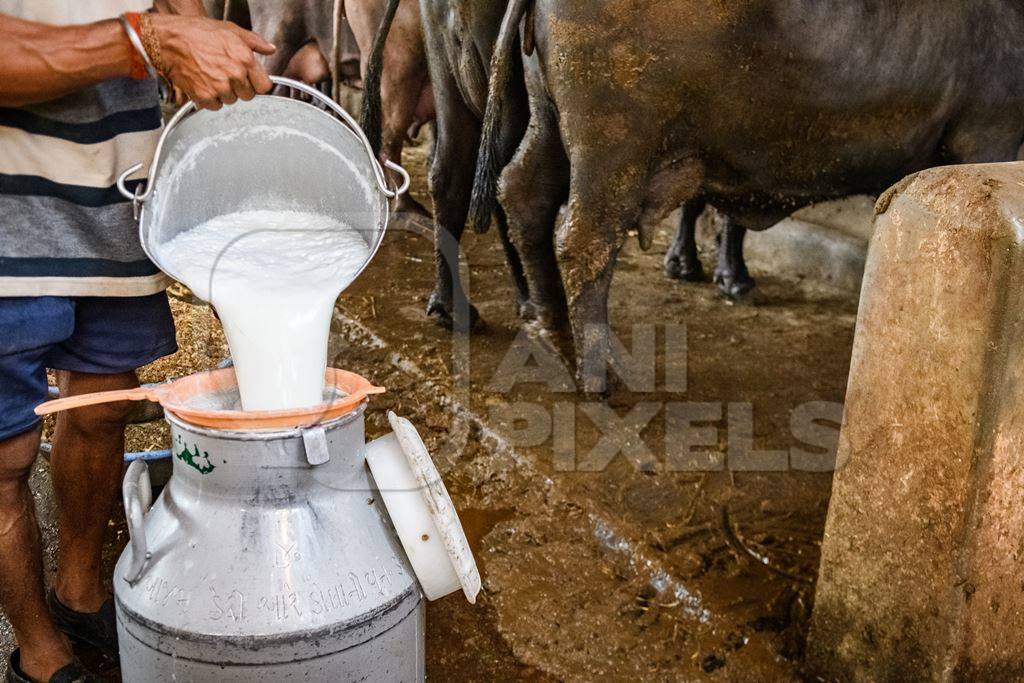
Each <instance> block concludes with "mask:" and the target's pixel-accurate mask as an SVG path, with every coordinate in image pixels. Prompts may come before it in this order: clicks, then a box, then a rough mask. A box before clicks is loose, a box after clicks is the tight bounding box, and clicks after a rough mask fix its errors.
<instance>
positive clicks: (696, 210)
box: [665, 199, 705, 282]
mask: <svg viewBox="0 0 1024 683" xmlns="http://www.w3.org/2000/svg"><path fill="white" fill-rule="evenodd" d="M704 206H705V202H704V200H702V199H692V200H690V201H688V202H685V203H684V204H683V206H682V210H681V211H680V215H679V229H678V230H677V231H676V237H675V240H673V241H672V244H671V245H670V246H669V248H668V251H667V252H665V274H666V275H668V276H669V277H670V278H672V279H673V280H686V281H688V282H701V281H703V280H704V267H703V266H702V265H701V262H700V258H699V257H698V256H697V236H696V235H697V219H698V218H700V214H701V212H703V211H704Z"/></svg>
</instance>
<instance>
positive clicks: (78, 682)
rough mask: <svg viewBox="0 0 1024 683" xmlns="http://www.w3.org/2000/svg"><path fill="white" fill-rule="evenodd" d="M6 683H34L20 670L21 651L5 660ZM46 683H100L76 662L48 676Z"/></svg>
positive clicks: (15, 652)
mask: <svg viewBox="0 0 1024 683" xmlns="http://www.w3.org/2000/svg"><path fill="white" fill-rule="evenodd" d="M6 680H7V683H35V681H33V680H32V679H31V678H29V677H28V676H26V675H25V672H24V671H22V670H21V651H20V650H15V651H14V652H12V653H11V657H10V659H8V660H7V678H6ZM46 683H100V679H98V678H96V677H95V676H93V675H92V674H91V673H89V672H88V671H86V670H85V667H83V666H82V665H81V664H79V663H78V662H71V663H70V664H67V665H65V666H62V667H61V668H59V669H57V671H56V672H55V673H54V674H53V675H52V676H50V679H49V680H48V681H47V682H46Z"/></svg>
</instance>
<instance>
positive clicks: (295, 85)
mask: <svg viewBox="0 0 1024 683" xmlns="http://www.w3.org/2000/svg"><path fill="white" fill-rule="evenodd" d="M270 80H271V82H273V83H274V84H275V85H281V86H284V87H286V88H292V89H294V90H298V91H299V92H302V93H305V94H306V95H309V96H310V97H312V98H313V99H315V100H317V101H318V102H320V103H321V104H323V105H324V106H325V107H327V108H328V109H330V110H331V111H332V112H334V113H335V114H337V115H338V116H339V117H340V118H341V120H342V121H343V122H344V123H345V125H346V126H347V127H348V128H349V129H350V130H351V131H352V132H353V133H355V135H356V137H357V138H359V142H361V143H362V145H363V149H364V150H365V151H366V155H367V156H368V157H370V162H371V163H372V164H373V171H374V175H375V176H376V178H377V185H378V186H379V187H380V191H381V193H382V194H383V195H384V196H385V197H387V198H388V199H394V198H396V197H398V196H399V195H401V194H404V193H405V192H406V190H408V189H409V173H408V172H407V171H406V170H405V169H404V168H402V167H401V166H399V165H398V164H396V163H395V162H393V161H391V160H390V159H388V160H387V161H385V162H384V167H387V168H389V169H391V170H392V171H394V172H395V173H397V174H398V175H400V176H401V177H402V182H401V183H400V184H399V185H398V187H396V188H394V189H391V188H389V187H388V180H387V176H385V175H384V168H383V167H382V166H381V164H380V161H379V160H378V159H377V157H376V155H374V153H373V148H372V147H371V146H370V141H369V140H367V139H366V133H364V132H363V129H362V128H360V127H359V124H358V123H356V120H355V119H354V118H352V115H351V114H349V113H348V112H347V111H345V108H344V107H342V106H341V105H339V104H338V103H337V102H335V101H334V100H333V99H331V98H330V97H327V96H326V95H324V94H323V93H322V92H320V91H319V90H317V89H316V88H313V87H310V86H308V85H306V84H305V83H302V82H300V81H296V80H293V79H291V78H285V77H284V76H271V77H270ZM194 111H197V109H196V104H195V102H192V101H191V100H190V101H188V102H186V103H185V104H184V105H183V106H182V107H181V109H179V110H178V111H177V112H175V114H174V116H172V117H171V119H170V121H168V122H167V125H166V126H164V130H163V132H162V133H161V134H160V140H159V141H158V142H157V144H156V151H155V152H154V153H153V162H152V164H151V165H150V167H149V170H148V171H147V172H146V177H147V180H146V189H145V190H143V189H142V185H141V184H140V185H138V186H136V188H135V191H134V192H132V191H131V190H129V189H128V186H127V184H126V183H127V181H128V178H129V177H130V176H132V175H134V174H135V173H137V172H138V171H140V170H141V169H142V167H143V164H142V163H137V164H133V165H132V166H130V167H128V168H127V169H125V171H124V172H123V173H121V175H119V176H118V177H117V191H118V192H120V193H121V196H123V197H124V198H125V199H127V200H129V201H131V202H132V212H133V214H134V216H135V219H136V220H138V218H139V212H140V210H141V208H142V205H143V204H144V203H145V202H146V200H147V199H149V197H150V195H151V194H153V183H152V182H150V180H149V179H150V178H152V176H153V169H154V168H155V166H156V165H157V164H158V163H159V162H160V154H161V152H162V151H163V147H164V142H165V141H166V140H167V136H168V135H169V134H170V132H171V131H172V130H174V128H175V126H177V125H178V124H179V123H181V120H182V119H184V118H185V117H186V116H188V115H189V114H191V113H192V112H194Z"/></svg>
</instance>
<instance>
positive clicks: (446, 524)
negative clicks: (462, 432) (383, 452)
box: [388, 410, 480, 602]
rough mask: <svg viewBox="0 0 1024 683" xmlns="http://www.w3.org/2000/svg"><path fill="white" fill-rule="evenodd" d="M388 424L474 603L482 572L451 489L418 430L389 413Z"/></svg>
mask: <svg viewBox="0 0 1024 683" xmlns="http://www.w3.org/2000/svg"><path fill="white" fill-rule="evenodd" d="M388 421H389V422H390V423H391V429H392V430H394V434H395V436H396V437H397V438H398V443H399V445H400V446H401V448H402V452H403V453H404V454H405V458H406V460H407V461H408V463H409V468H410V470H412V474H413V477H415V479H416V483H417V484H419V486H420V491H421V492H422V494H423V498H424V502H425V503H426V507H427V510H428V511H429V513H430V516H431V518H432V519H433V521H434V524H435V525H436V527H437V530H438V532H439V533H440V534H441V538H442V540H443V542H444V547H445V550H447V551H448V557H449V559H450V560H451V562H452V568H453V569H454V570H455V574H456V575H457V576H458V577H459V583H460V584H461V585H462V592H463V593H465V595H466V598H467V599H468V600H469V601H470V602H475V601H476V596H477V593H479V592H480V572H479V570H477V567H476V560H474V559H473V553H472V551H471V550H470V549H469V541H468V540H467V539H466V533H465V532H464V531H463V530H462V522H460V521H459V515H458V513H457V512H456V510H455V505H454V504H453V503H452V499H451V496H449V495H448V489H446V488H445V486H444V481H443V480H442V479H441V474H440V473H439V472H438V471H437V467H436V466H435V465H434V461H433V459H432V458H431V457H430V453H429V452H428V451H427V447H426V445H425V444H424V443H423V439H422V438H420V435H419V432H417V431H416V427H414V426H413V424H412V423H411V422H409V420H407V419H405V418H404V417H399V416H398V415H395V413H394V412H393V411H390V410H389V411H388Z"/></svg>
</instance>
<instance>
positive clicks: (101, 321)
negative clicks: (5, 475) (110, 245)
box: [0, 292, 178, 440]
mask: <svg viewBox="0 0 1024 683" xmlns="http://www.w3.org/2000/svg"><path fill="white" fill-rule="evenodd" d="M177 348H178V345H177V343H175V340H174V320H173V319H172V318H171V308H170V306H168V304H167V295H166V294H164V293H163V292H160V293H159V294H153V295H150V296H139V297H89V296H82V297H66V296H40V297H0V440H2V439H6V438H8V437H11V436H14V435H16V434H20V433H22V432H24V431H27V430H29V429H31V428H33V427H34V426H35V425H36V424H37V423H38V422H39V418H38V417H37V416H36V414H35V413H34V412H33V409H34V408H35V407H36V406H37V405H39V404H40V403H42V402H43V401H45V400H46V399H47V390H46V369H47V368H52V369H54V370H73V371H76V372H90V373H95V374H115V373H120V372H132V371H133V370H135V369H136V368H139V367H142V366H143V365H146V364H147V363H150V362H152V361H154V360H156V359H157V358H160V357H161V356H166V355H168V354H171V353H174V352H175V351H176V350H177Z"/></svg>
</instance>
